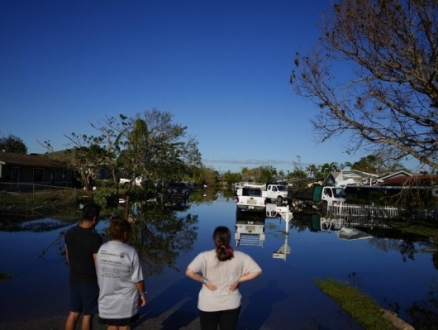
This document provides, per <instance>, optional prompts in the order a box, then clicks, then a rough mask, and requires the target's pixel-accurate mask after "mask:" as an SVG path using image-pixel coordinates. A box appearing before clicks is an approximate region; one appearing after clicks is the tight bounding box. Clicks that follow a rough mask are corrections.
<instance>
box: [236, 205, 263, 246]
mask: <svg viewBox="0 0 438 330" xmlns="http://www.w3.org/2000/svg"><path fill="white" fill-rule="evenodd" d="M234 238H235V240H236V246H239V245H253V246H263V242H264V241H265V214H264V213H263V212H253V211H240V210H239V209H238V208H236V225H235V235H234Z"/></svg>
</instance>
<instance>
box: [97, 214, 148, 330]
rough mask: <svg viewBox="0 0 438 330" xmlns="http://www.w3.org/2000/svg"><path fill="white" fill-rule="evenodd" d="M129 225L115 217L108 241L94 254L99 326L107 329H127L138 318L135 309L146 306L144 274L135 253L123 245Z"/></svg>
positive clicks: (132, 249) (128, 231)
mask: <svg viewBox="0 0 438 330" xmlns="http://www.w3.org/2000/svg"><path fill="white" fill-rule="evenodd" d="M131 230H132V229H131V224H130V223H129V222H128V221H126V220H125V219H121V218H119V217H114V218H112V219H111V224H110V237H111V240H110V241H109V242H107V243H105V244H103V245H102V246H101V247H100V249H99V252H98V253H97V261H96V270H97V280H98V283H99V289H100V292H99V323H100V324H106V325H107V326H108V327H107V329H108V330H130V329H131V324H132V323H133V322H135V321H136V320H137V319H138V318H139V315H138V306H139V305H140V306H144V305H145V304H146V297H145V293H144V282H143V272H142V269H141V265H140V261H139V258H138V254H137V251H136V250H135V249H134V248H133V247H132V246H130V245H128V244H126V242H127V241H128V239H129V237H130V235H131Z"/></svg>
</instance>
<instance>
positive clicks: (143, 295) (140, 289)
mask: <svg viewBox="0 0 438 330" xmlns="http://www.w3.org/2000/svg"><path fill="white" fill-rule="evenodd" d="M135 286H136V287H137V290H138V293H139V294H140V306H144V305H146V292H144V282H143V281H140V282H137V283H135Z"/></svg>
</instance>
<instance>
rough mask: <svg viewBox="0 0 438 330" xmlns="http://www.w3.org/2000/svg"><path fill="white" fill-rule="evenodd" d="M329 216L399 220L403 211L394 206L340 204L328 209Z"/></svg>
mask: <svg viewBox="0 0 438 330" xmlns="http://www.w3.org/2000/svg"><path fill="white" fill-rule="evenodd" d="M327 211H328V214H332V215H334V216H348V215H351V216H361V217H371V218H384V219H388V218H397V217H400V216H401V215H402V212H403V209H402V208H399V207H392V206H375V205H356V204H339V205H332V206H329V207H328V210H327Z"/></svg>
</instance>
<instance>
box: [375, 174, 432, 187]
mask: <svg viewBox="0 0 438 330" xmlns="http://www.w3.org/2000/svg"><path fill="white" fill-rule="evenodd" d="M437 182H438V175H434V174H420V175H412V176H396V177H393V178H390V179H387V180H385V181H384V182H379V183H378V184H377V186H403V185H406V184H408V185H418V186H422V185H426V186H430V185H431V183H433V184H432V185H436V183H437Z"/></svg>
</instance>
